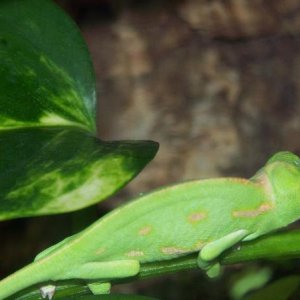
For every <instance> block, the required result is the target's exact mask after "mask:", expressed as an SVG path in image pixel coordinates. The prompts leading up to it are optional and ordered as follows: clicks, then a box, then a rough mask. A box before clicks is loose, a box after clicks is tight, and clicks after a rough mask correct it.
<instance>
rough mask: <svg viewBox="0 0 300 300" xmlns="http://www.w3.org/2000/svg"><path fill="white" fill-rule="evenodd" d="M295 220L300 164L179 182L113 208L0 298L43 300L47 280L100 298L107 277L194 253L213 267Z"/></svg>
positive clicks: (276, 160) (279, 160) (45, 255)
mask: <svg viewBox="0 0 300 300" xmlns="http://www.w3.org/2000/svg"><path fill="white" fill-rule="evenodd" d="M298 218H300V159H299V157H298V156H296V155H295V154H293V153H290V152H279V153H277V154H275V155H274V156H273V157H271V158H270V159H269V160H268V162H267V163H266V165H265V166H264V167H263V168H261V169H260V170H259V171H258V172H257V173H256V174H255V175H254V176H253V177H252V178H250V179H249V180H247V179H242V178H219V179H204V180H198V181H190V182H185V183H181V184H177V185H173V186H170V187H167V188H163V189H160V190H157V191H154V192H152V193H149V194H147V195H144V196H142V197H140V198H138V199H137V200H135V201H132V202H131V203H128V204H126V205H124V206H123V207H120V208H117V209H115V210H113V211H112V212H110V213H108V214H107V215H105V216H104V217H102V218H101V219H99V220H98V221H96V222H95V223H94V224H92V225H91V226H90V227H88V228H86V229H85V230H83V231H82V232H80V233H78V234H76V235H73V236H71V237H69V238H67V239H65V240H63V241H62V242H60V243H58V244H56V245H54V246H52V247H50V248H48V249H46V250H45V251H43V252H41V253H40V254H39V255H38V256H37V257H36V259H35V261H34V262H33V263H31V264H29V265H28V266H26V267H24V268H23V269H21V270H19V271H17V272H15V273H14V274H12V275H10V276H8V277H7V278H5V279H3V280H2V281H0V299H5V298H6V297H8V296H11V295H13V294H14V293H16V292H18V291H20V290H22V289H24V288H26V287H29V286H31V285H34V284H41V285H42V286H44V287H43V288H42V289H41V291H42V296H43V297H48V298H49V299H51V298H52V297H53V294H54V291H55V288H54V286H52V285H49V283H51V284H55V282H57V281H60V280H72V279H82V280H84V281H85V282H86V283H87V284H88V285H89V287H90V289H91V291H92V292H93V293H94V294H99V293H103V292H105V291H106V290H108V289H109V282H110V281H111V280H114V279H120V278H127V277H131V276H135V275H137V274H138V273H139V271H140V268H141V266H142V265H143V264H145V263H147V262H159V261H164V260H171V259H174V258H177V257H179V256H184V255H187V254H190V253H193V252H197V253H199V254H198V259H197V262H198V265H199V267H201V268H204V269H205V270H206V271H208V272H209V271H211V270H217V266H218V264H217V259H218V257H219V256H220V254H222V253H223V252H224V251H225V250H227V249H229V248H231V247H232V246H235V245H237V244H238V243H240V242H242V241H249V240H253V239H255V238H257V237H259V236H261V235H264V234H266V233H268V232H270V231H273V230H275V229H278V228H281V227H284V226H287V225H288V224H290V223H292V222H294V221H295V220H297V219H298ZM212 273H214V272H212ZM97 282H98V283H97Z"/></svg>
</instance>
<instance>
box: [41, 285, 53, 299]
mask: <svg viewBox="0 0 300 300" xmlns="http://www.w3.org/2000/svg"><path fill="white" fill-rule="evenodd" d="M55 290H56V287H55V285H52V284H49V285H45V286H43V287H41V288H40V292H41V296H42V298H43V299H45V298H48V299H49V300H51V299H52V298H53V296H54V294H55Z"/></svg>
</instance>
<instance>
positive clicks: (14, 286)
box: [0, 262, 50, 300]
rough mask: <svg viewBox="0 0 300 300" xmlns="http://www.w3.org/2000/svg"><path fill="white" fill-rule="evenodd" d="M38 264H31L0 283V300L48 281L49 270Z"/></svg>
mask: <svg viewBox="0 0 300 300" xmlns="http://www.w3.org/2000/svg"><path fill="white" fill-rule="evenodd" d="M45 267H46V266H44V265H41V264H40V262H35V263H31V264H29V265H28V266H26V267H24V268H23V269H21V270H19V271H17V272H15V273H13V274H11V275H9V276H8V277H6V278H4V279H3V280H1V281H0V300H3V299H6V298H7V297H9V296H12V295H14V294H15V293H17V292H19V291H21V290H23V289H25V288H27V287H29V286H32V285H34V284H37V283H40V282H44V281H47V280H49V273H50V272H49V270H47V269H45Z"/></svg>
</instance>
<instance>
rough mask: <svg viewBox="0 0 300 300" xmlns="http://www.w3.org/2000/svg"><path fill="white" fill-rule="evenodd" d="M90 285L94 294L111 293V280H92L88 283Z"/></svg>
mask: <svg viewBox="0 0 300 300" xmlns="http://www.w3.org/2000/svg"><path fill="white" fill-rule="evenodd" d="M88 287H89V289H90V291H91V292H92V293H93V294H94V295H103V294H109V293H110V288H111V284H110V283H109V282H92V283H88Z"/></svg>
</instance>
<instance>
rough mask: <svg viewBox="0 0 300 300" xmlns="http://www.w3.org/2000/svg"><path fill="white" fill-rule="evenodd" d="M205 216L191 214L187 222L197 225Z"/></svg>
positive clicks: (199, 213)
mask: <svg viewBox="0 0 300 300" xmlns="http://www.w3.org/2000/svg"><path fill="white" fill-rule="evenodd" d="M205 217H206V214H205V213H203V212H193V213H191V214H190V215H189V216H188V221H189V222H190V223H197V222H199V221H201V220H203V219H205Z"/></svg>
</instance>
